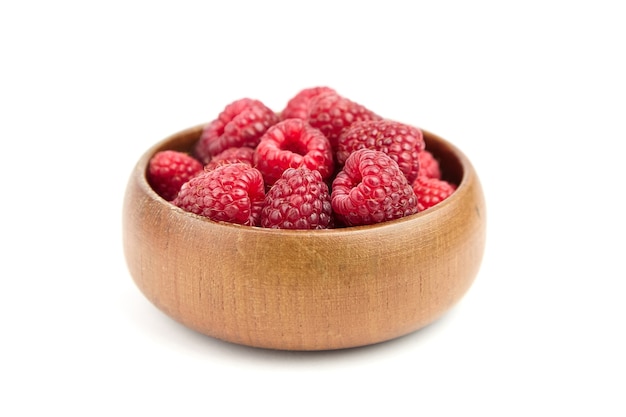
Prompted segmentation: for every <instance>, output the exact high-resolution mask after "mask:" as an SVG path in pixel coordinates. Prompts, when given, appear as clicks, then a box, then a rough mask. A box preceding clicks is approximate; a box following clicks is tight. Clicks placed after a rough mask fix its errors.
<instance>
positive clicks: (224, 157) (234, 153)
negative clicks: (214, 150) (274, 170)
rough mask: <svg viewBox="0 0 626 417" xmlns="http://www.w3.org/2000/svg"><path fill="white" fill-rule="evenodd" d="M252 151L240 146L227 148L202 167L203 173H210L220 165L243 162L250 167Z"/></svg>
mask: <svg viewBox="0 0 626 417" xmlns="http://www.w3.org/2000/svg"><path fill="white" fill-rule="evenodd" d="M253 156H254V149H252V148H248V147H247V146H242V147H241V148H228V149H226V150H224V151H222V152H220V153H218V154H217V155H215V156H214V157H213V158H211V161H210V162H209V163H208V164H206V165H205V166H204V170H205V171H210V170H212V169H215V168H217V167H218V166H220V165H225V164H232V163H236V162H243V163H245V164H248V165H250V166H252V165H253V162H252V160H253Z"/></svg>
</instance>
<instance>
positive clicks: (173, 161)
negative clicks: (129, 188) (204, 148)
mask: <svg viewBox="0 0 626 417" xmlns="http://www.w3.org/2000/svg"><path fill="white" fill-rule="evenodd" d="M201 171H202V164H201V163H200V162H199V161H198V160H196V159H195V158H193V157H192V156H190V155H188V154H186V153H184V152H178V151H172V150H167V151H161V152H157V153H156V154H154V156H153V157H152V158H151V159H150V162H149V163H148V172H147V179H148V182H149V183H150V186H151V187H152V189H153V190H154V191H156V193H157V194H158V195H160V196H161V197H163V198H164V199H165V200H167V201H172V200H173V199H174V198H175V197H176V195H177V194H178V190H180V187H181V186H182V185H183V184H184V183H186V182H187V181H188V180H189V179H190V178H192V177H193V176H195V175H196V174H198V173H199V172H201Z"/></svg>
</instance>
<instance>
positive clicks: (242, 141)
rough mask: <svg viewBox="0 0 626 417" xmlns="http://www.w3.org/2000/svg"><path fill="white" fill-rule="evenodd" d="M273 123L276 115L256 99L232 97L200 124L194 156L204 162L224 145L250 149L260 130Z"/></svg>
mask: <svg viewBox="0 0 626 417" xmlns="http://www.w3.org/2000/svg"><path fill="white" fill-rule="evenodd" d="M276 122H278V115H277V114H276V113H274V112H273V111H272V110H271V109H270V108H269V107H267V106H266V105H265V104H263V103H262V102H260V101H259V100H253V99H250V98H242V99H239V100H236V101H234V102H232V103H230V104H229V105H227V106H226V107H225V108H224V110H223V111H222V112H221V113H220V114H219V116H218V118H217V119H215V120H213V121H212V122H210V123H209V124H207V125H206V126H205V127H204V129H203V131H202V135H201V136H200V139H199V140H198V142H197V144H196V147H195V153H196V156H197V157H198V159H199V160H200V161H201V162H202V163H204V164H208V163H209V161H210V160H211V157H212V156H215V155H217V154H219V153H220V152H222V151H224V150H226V149H228V148H239V147H242V146H247V147H250V148H254V147H256V145H257V144H258V143H259V139H261V136H262V135H263V133H265V131H266V130H267V129H268V128H269V127H270V126H272V125H273V124H275V123H276Z"/></svg>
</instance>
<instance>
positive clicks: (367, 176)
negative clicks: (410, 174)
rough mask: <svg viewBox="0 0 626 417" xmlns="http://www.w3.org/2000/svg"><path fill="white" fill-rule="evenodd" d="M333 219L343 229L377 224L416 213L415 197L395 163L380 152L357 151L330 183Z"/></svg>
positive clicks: (370, 150)
mask: <svg viewBox="0 0 626 417" xmlns="http://www.w3.org/2000/svg"><path fill="white" fill-rule="evenodd" d="M331 203H332V207H333V210H334V213H335V217H336V218H337V219H338V220H340V221H342V222H343V223H344V224H345V225H346V226H357V225H363V224H373V223H380V222H383V221H387V220H393V219H397V218H400V217H404V216H408V215H410V214H414V213H417V198H416V197H415V193H414V192H413V188H412V187H411V184H410V183H409V182H408V181H407V179H406V177H405V176H404V174H403V173H402V171H401V170H400V168H399V167H398V164H397V163H396V161H394V160H393V159H391V157H390V156H389V155H387V154H385V153H384V152H382V151H377V150H373V149H359V150H356V151H354V152H353V153H352V154H351V155H350V156H349V157H348V159H347V160H346V162H345V164H344V166H343V169H342V170H341V171H339V173H338V174H337V176H336V177H335V179H334V181H333V184H332V193H331Z"/></svg>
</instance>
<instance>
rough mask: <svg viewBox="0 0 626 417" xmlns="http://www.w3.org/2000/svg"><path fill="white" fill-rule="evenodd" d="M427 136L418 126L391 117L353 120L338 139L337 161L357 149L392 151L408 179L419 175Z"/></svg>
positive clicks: (393, 156)
mask: <svg viewBox="0 0 626 417" xmlns="http://www.w3.org/2000/svg"><path fill="white" fill-rule="evenodd" d="M424 147H425V143H424V136H423V134H422V131H421V130H420V129H418V128H416V127H413V126H409V125H407V124H404V123H400V122H395V121H392V120H366V121H360V122H354V123H352V125H351V126H350V127H349V128H347V129H345V130H344V131H343V133H342V134H341V135H340V136H339V139H338V141H337V153H336V157H337V163H338V164H339V165H341V164H343V163H344V162H345V161H346V159H347V158H348V156H349V155H350V154H351V153H352V152H353V151H355V150H357V149H363V148H367V149H375V150H377V151H382V152H384V153H386V154H387V155H389V156H390V157H391V158H392V159H393V160H394V161H396V162H397V163H398V166H399V167H400V169H401V170H402V172H403V173H404V175H405V176H406V178H407V180H408V181H409V183H412V182H413V181H414V180H415V178H417V173H418V171H419V153H420V152H421V151H422V150H424Z"/></svg>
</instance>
